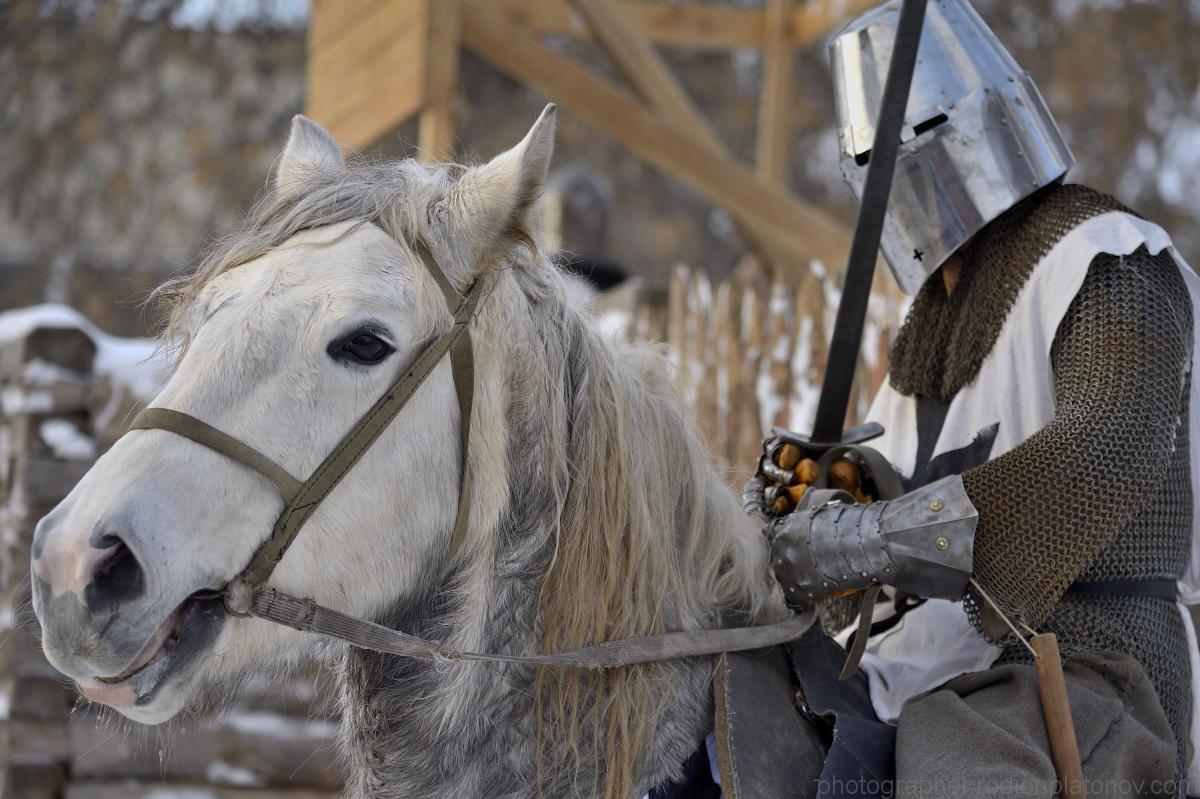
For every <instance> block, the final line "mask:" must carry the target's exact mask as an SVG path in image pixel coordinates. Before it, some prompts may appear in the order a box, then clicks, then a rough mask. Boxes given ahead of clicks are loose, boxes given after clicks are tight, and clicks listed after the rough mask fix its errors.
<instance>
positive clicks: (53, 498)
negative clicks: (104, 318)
mask: <svg viewBox="0 0 1200 799" xmlns="http://www.w3.org/2000/svg"><path fill="white" fill-rule="evenodd" d="M87 328H88V326H87V325H86V323H85V322H84V321H83V320H81V319H79V318H78V317H75V316H74V315H73V314H71V313H69V312H68V309H64V308H45V309H39V310H38V311H34V312H29V313H25V314H8V315H4V314H0V797H2V798H4V799H117V797H120V798H121V799H134V798H136V797H151V796H156V797H162V796H180V797H182V796H186V797H188V799H235V797H236V798H237V799H330V797H332V796H334V795H335V792H336V789H337V786H338V784H339V782H340V776H339V772H338V769H337V767H336V765H335V757H334V746H333V742H334V739H335V733H336V729H335V722H336V719H335V718H334V717H333V716H332V715H331V713H330V711H329V707H330V705H329V696H330V688H329V686H328V685H327V684H326V683H327V680H322V679H321V678H320V675H321V670H320V668H319V664H313V666H312V668H310V669H308V670H307V671H305V672H303V673H301V674H300V675H298V676H296V677H294V678H293V679H290V680H283V681H278V682H267V681H265V680H264V681H262V682H261V683H258V684H251V685H250V686H248V688H247V689H246V690H245V691H244V692H243V693H242V695H241V696H240V698H239V700H238V703H237V705H236V706H235V707H234V708H233V709H232V710H231V711H230V712H228V713H227V714H225V715H223V716H222V717H221V718H220V719H219V720H217V721H213V722H210V723H204V724H195V723H191V724H185V725H182V726H179V727H177V728H174V729H172V730H170V731H167V732H162V731H157V730H152V729H148V728H140V727H137V726H136V725H132V724H130V723H128V722H126V721H123V720H121V719H120V717H118V716H116V715H115V714H114V713H113V712H112V711H108V710H98V709H97V708H95V707H92V706H90V705H89V704H88V703H87V702H85V701H84V700H82V699H79V698H77V694H76V691H75V688H74V686H73V685H72V684H71V683H70V681H69V680H67V679H65V678H64V677H63V676H62V675H61V674H59V673H58V672H56V671H55V670H54V669H53V668H52V667H51V666H50V664H49V663H47V662H46V660H45V658H44V657H43V655H42V652H41V647H40V646H39V644H38V641H37V634H36V622H35V621H34V619H33V614H32V611H31V610H30V607H29V579H28V574H29V559H30V552H29V550H30V540H31V537H32V530H33V528H34V525H35V524H36V522H37V520H38V519H40V518H41V517H42V516H44V515H45V514H46V513H47V512H49V511H50V510H51V509H52V508H53V507H54V506H55V505H56V504H57V503H58V502H59V501H60V500H61V499H62V498H63V497H64V496H66V494H67V493H68V492H69V491H70V490H71V488H72V487H73V486H74V485H75V483H76V482H78V480H79V478H80V477H81V476H82V475H83V473H84V472H86V471H87V470H88V468H89V467H90V466H91V464H92V462H93V460H94V459H95V457H96V456H97V454H98V453H100V452H102V451H103V450H104V449H106V448H107V447H108V446H110V445H111V444H112V442H113V441H115V440H116V438H117V437H119V436H120V434H121V433H122V432H123V430H124V427H125V422H126V420H127V419H128V418H129V417H130V415H131V414H132V413H133V412H135V411H136V409H137V407H138V405H137V402H136V400H135V399H134V389H135V388H136V385H131V384H130V381H129V378H130V376H129V375H128V374H122V373H120V372H112V373H107V372H106V371H104V370H103V369H101V370H99V371H98V370H97V368H96V364H97V363H99V364H101V365H104V364H106V363H108V362H109V361H110V360H111V358H106V357H101V358H97V357H96V356H97V345H98V344H99V345H100V346H101V348H108V349H111V348H114V347H117V346H120V345H122V344H124V345H125V346H126V348H127V349H128V348H130V346H129V345H130V344H133V346H132V349H134V350H137V349H139V347H138V345H137V344H136V343H134V342H114V341H112V340H110V339H106V338H104V337H102V335H100V334H98V333H97V332H95V331H90V330H88V329H87ZM97 339H100V340H99V341H98V340H97ZM140 349H141V352H142V355H145V354H148V353H149V351H150V349H149V347H147V346H142V347H140ZM103 355H104V353H102V356H103Z"/></svg>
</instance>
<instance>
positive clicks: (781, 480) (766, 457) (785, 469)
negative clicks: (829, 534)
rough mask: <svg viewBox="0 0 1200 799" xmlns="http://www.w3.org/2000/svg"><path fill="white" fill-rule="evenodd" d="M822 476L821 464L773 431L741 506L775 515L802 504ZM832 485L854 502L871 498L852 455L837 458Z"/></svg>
mask: <svg viewBox="0 0 1200 799" xmlns="http://www.w3.org/2000/svg"><path fill="white" fill-rule="evenodd" d="M820 477H821V468H820V466H819V465H818V464H817V462H816V461H815V460H813V459H811V458H805V457H804V456H803V453H801V451H800V448H799V447H797V446H796V445H795V444H792V443H789V442H786V441H784V440H783V439H782V438H780V437H779V436H776V435H772V436H771V437H769V438H767V439H766V440H765V441H763V454H762V457H761V458H759V459H758V469H757V471H756V472H755V474H754V476H753V477H751V478H750V480H749V481H748V482H747V483H746V486H745V488H743V490H742V506H743V507H744V508H745V510H746V512H747V513H751V514H754V515H756V516H759V517H761V518H763V519H768V520H770V519H776V518H778V517H780V516H782V515H784V514H787V513H790V512H792V511H793V510H795V509H796V508H798V507H800V505H801V503H802V502H803V500H804V496H805V494H806V493H807V492H808V490H809V488H811V487H812V485H813V484H814V483H816V482H817V480H818V479H819V478H820ZM826 482H827V483H828V486H829V487H830V488H836V489H840V490H842V491H845V492H846V493H848V494H849V495H850V498H851V501H852V502H862V503H866V502H870V501H871V500H872V499H873V498H872V497H871V496H870V495H868V494H867V493H866V492H865V491H864V489H863V479H862V472H861V470H860V469H859V467H858V464H856V463H855V462H854V461H852V460H850V459H849V458H838V459H837V460H836V461H834V462H833V464H832V465H831V466H830V467H829V475H828V479H827V481H826Z"/></svg>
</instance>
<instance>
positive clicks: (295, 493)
mask: <svg viewBox="0 0 1200 799" xmlns="http://www.w3.org/2000/svg"><path fill="white" fill-rule="evenodd" d="M414 249H415V250H416V253H417V255H418V256H420V261H421V263H422V264H423V265H424V266H425V268H426V270H427V271H428V272H429V274H430V276H431V277H432V278H433V280H434V282H435V283H436V284H437V285H438V287H439V288H440V289H441V291H442V294H443V296H445V298H446V302H447V304H448V306H449V307H450V309H451V311H452V312H453V314H454V323H453V325H452V326H451V328H450V330H449V331H447V332H446V333H444V334H442V335H441V336H440V337H438V338H437V339H435V340H434V342H433V343H432V344H430V345H429V346H428V347H426V348H425V350H423V351H422V352H421V354H420V355H419V356H417V358H416V360H414V361H413V362H412V364H410V365H409V367H408V368H407V369H406V370H405V371H404V373H403V374H401V375H400V377H398V378H397V379H396V381H395V382H394V383H392V385H391V386H390V387H389V388H388V390H387V391H386V392H385V393H384V394H383V396H382V397H380V398H379V399H378V400H377V401H376V402H375V404H374V405H372V406H371V408H370V410H368V411H367V412H366V413H365V414H364V415H363V417H362V418H361V419H359V421H358V423H357V424H355V425H354V427H353V428H351V429H350V431H349V432H348V433H347V434H346V435H345V436H344V437H343V438H342V440H341V442H339V443H338V445H337V446H336V447H334V449H333V451H332V452H330V453H329V455H328V456H327V457H326V458H325V460H324V461H322V462H321V464H320V465H319V466H318V467H317V468H316V469H315V470H314V471H313V473H312V475H311V476H310V477H309V478H308V479H307V480H305V481H303V482H301V481H300V480H297V479H296V478H295V477H293V476H292V475H290V474H289V473H288V472H287V471H286V470H285V469H283V468H282V467H281V466H279V465H278V464H276V463H275V462H274V461H273V460H271V459H270V458H268V457H267V456H266V455H264V454H262V453H261V452H259V451H258V450H256V449H254V448H253V447H251V446H250V445H248V444H245V443H243V442H241V441H238V440H237V439H236V438H234V437H233V436H230V435H229V434H227V433H224V432H222V431H220V430H218V429H216V428H214V427H212V426H211V425H209V424H207V423H205V422H202V421H200V420H199V419H196V418H195V417H193V416H190V415H188V414H185V413H182V412H180V411H175V410H171V409H169V408H147V409H146V410H144V411H142V412H141V413H140V414H138V416H137V417H136V418H135V419H134V421H133V424H132V425H131V426H130V429H133V430H150V429H157V430H166V431H168V432H171V433H175V434H176V435H179V436H183V437H184V438H188V439H191V440H192V441H195V442H196V443H197V444H201V445H202V446H205V447H207V448H209V449H212V450H214V451H216V452H219V453H221V454H222V455H225V456H226V457H228V458H231V459H233V460H235V461H237V462H238V463H241V464H243V465H244V466H247V467H249V468H251V469H253V470H254V471H256V472H258V473H259V474H261V475H263V476H264V477H266V478H267V479H268V480H270V481H271V483H272V484H274V485H275V487H276V488H277V489H278V490H279V493H280V495H281V496H282V497H283V500H284V507H283V511H282V512H281V513H280V514H279V518H278V519H277V520H276V522H275V526H274V528H273V529H272V531H271V535H270V536H269V537H268V538H267V540H266V541H264V542H263V544H262V545H261V546H260V547H259V548H258V551H257V552H255V554H254V557H253V558H252V559H251V561H250V564H249V565H248V566H247V567H246V569H245V570H244V571H243V572H242V574H241V576H240V577H239V578H238V579H237V580H236V581H235V582H240V583H242V584H243V585H244V586H245V587H246V588H248V589H249V593H250V594H256V593H259V592H261V591H262V590H263V589H265V587H266V584H267V581H268V580H269V579H270V577H271V574H272V572H274V570H275V567H276V565H277V564H278V563H279V561H280V560H282V559H283V556H284V554H285V553H286V552H287V550H288V548H289V547H290V546H291V545H292V542H293V541H295V539H296V536H297V535H298V534H299V532H300V529H301V528H302V527H303V526H304V524H305V522H307V521H308V519H309V518H310V517H311V516H312V514H313V512H314V511H315V510H316V509H317V508H318V507H319V506H320V504H321V503H322V502H323V501H324V500H325V498H326V497H327V496H329V494H330V492H332V491H333V489H334V487H336V486H337V484H338V483H339V482H341V480H342V478H343V477H345V475H346V473H347V472H349V471H350V469H351V468H352V467H353V466H354V464H356V463H357V462H358V461H359V459H360V458H362V456H363V454H364V453H366V451H367V450H368V449H369V448H370V446H371V445H372V444H374V443H375V441H376V440H377V439H378V438H379V436H380V435H381V434H382V433H383V431H384V430H385V429H386V428H387V426H388V425H389V424H390V423H391V422H392V420H393V419H394V418H395V417H396V415H397V414H398V413H399V412H400V411H401V409H403V408H404V406H405V405H407V404H408V401H409V400H410V399H411V398H412V396H413V394H414V393H416V390H417V389H418V388H420V386H421V385H422V384H423V383H424V382H425V380H426V378H428V377H429V375H430V374H432V373H433V370H434V369H435V368H436V367H437V365H438V363H440V362H441V360H442V357H443V356H445V355H447V354H449V355H450V359H451V371H452V374H453V377H454V387H455V393H456V394H457V397H458V407H459V413H460V419H461V422H460V427H459V429H460V435H459V445H460V451H461V458H460V465H459V499H458V508H457V513H456V516H455V522H454V531H453V533H452V534H451V537H450V544H449V547H448V550H447V554H446V563H447V564H448V563H449V562H450V561H452V560H453V559H454V558H455V556H456V555H457V554H458V551H459V549H460V548H461V546H462V542H463V540H464V538H465V536H466V530H467V525H468V524H469V522H470V494H471V483H470V479H469V474H470V472H469V470H468V468H467V449H468V443H469V441H470V426H471V409H472V404H473V403H472V395H473V393H474V357H473V350H472V347H471V336H470V330H469V328H470V324H471V320H472V319H473V318H474V316H475V312H476V310H477V308H478V306H479V300H480V295H481V293H482V290H483V289H482V281H480V280H477V281H475V282H474V283H473V284H472V285H471V286H470V288H468V289H467V292H466V294H464V295H460V294H459V293H458V292H457V291H456V290H455V289H454V287H453V285H452V284H451V283H450V280H449V278H448V277H447V276H446V274H445V272H443V271H442V269H441V267H440V266H438V264H437V262H436V261H435V260H434V258H433V255H432V254H431V253H430V252H429V249H428V248H427V247H426V246H425V245H424V244H423V243H421V242H418V243H417V244H416V245H415V246H414ZM238 593H243V592H238ZM248 602H249V599H248V597H246V598H243V599H241V600H240V601H239V603H238V604H242V605H245V604H247V603H248ZM233 609H235V610H237V611H241V612H245V611H246V610H248V608H246V607H239V608H233Z"/></svg>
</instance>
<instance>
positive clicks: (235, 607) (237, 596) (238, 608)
mask: <svg viewBox="0 0 1200 799" xmlns="http://www.w3.org/2000/svg"><path fill="white" fill-rule="evenodd" d="M191 598H192V599H199V600H209V599H220V600H221V604H222V605H223V606H224V608H225V612H226V613H228V614H229V615H230V616H236V617H237V618H239V619H248V618H250V616H251V613H250V607H251V606H252V605H253V603H254V592H253V591H252V590H251V589H250V586H248V585H246V583H245V582H244V581H242V580H241V579H238V578H235V579H233V580H231V581H230V582H228V583H226V584H225V586H224V587H222V588H214V589H212V590H209V591H197V592H196V593H194V594H192V597H191Z"/></svg>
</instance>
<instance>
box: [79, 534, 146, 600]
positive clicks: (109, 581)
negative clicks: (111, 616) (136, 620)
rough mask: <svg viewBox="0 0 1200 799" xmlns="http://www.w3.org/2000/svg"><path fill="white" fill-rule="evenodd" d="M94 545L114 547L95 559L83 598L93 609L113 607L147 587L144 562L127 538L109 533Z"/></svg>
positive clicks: (134, 596) (107, 547)
mask: <svg viewBox="0 0 1200 799" xmlns="http://www.w3.org/2000/svg"><path fill="white" fill-rule="evenodd" d="M93 546H94V547H95V548H96V549H109V548H111V549H112V551H111V552H109V553H108V554H107V555H105V556H104V557H103V558H102V559H100V560H99V561H98V562H97V563H96V568H95V570H94V571H93V572H92V579H91V582H89V583H88V585H87V588H85V589H84V591H83V599H84V602H85V603H87V606H88V607H89V608H90V609H91V610H92V611H93V612H96V611H105V610H112V609H114V608H115V607H116V606H117V605H119V604H120V603H121V602H124V601H127V600H130V599H135V598H137V597H138V596H140V595H141V593H142V592H143V591H144V590H146V576H145V573H144V572H143V571H142V566H141V564H140V563H138V560H137V558H136V557H134V554H133V550H131V549H130V548H129V547H128V546H127V545H126V544H125V542H124V541H122V540H121V539H120V538H118V537H117V536H114V535H106V536H104V537H103V538H102V539H100V540H99V541H96V542H94V544H93Z"/></svg>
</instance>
